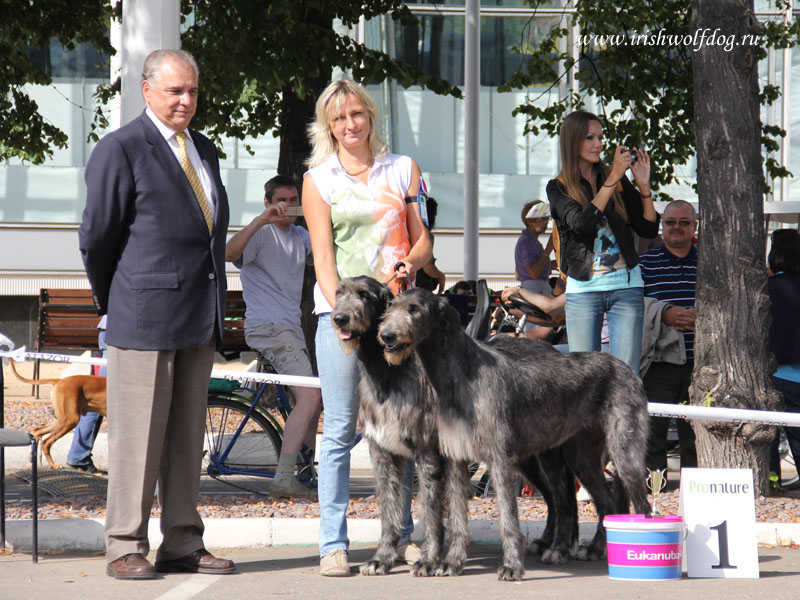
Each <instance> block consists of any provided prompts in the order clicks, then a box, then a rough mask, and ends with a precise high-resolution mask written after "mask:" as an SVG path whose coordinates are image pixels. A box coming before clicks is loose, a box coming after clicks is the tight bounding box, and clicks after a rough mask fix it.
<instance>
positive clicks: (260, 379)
mask: <svg viewBox="0 0 800 600" xmlns="http://www.w3.org/2000/svg"><path fill="white" fill-rule="evenodd" d="M0 357H7V358H12V359H14V361H15V362H24V361H26V360H36V359H39V360H48V361H52V362H61V363H78V364H83V365H98V366H100V367H104V366H106V363H107V361H106V359H105V358H98V357H93V356H92V357H89V356H69V355H67V354H51V353H49V352H26V351H25V346H22V347H20V348H17V349H16V350H11V351H8V352H3V351H0ZM211 376H212V377H216V378H218V379H230V380H232V381H241V382H243V383H244V384H245V385H247V384H248V383H250V382H257V383H273V384H281V385H296V386H298V387H313V388H318V387H319V377H303V376H300V375H277V374H275V373H254V372H252V371H222V370H219V371H218V370H216V369H215V370H213V371H211Z"/></svg>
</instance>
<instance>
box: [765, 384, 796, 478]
mask: <svg viewBox="0 0 800 600" xmlns="http://www.w3.org/2000/svg"><path fill="white" fill-rule="evenodd" d="M772 385H774V386H775V388H776V389H777V390H778V391H780V392H781V393H782V394H783V398H784V400H786V408H785V409H784V410H785V412H787V413H800V383H798V382H797V381H789V380H788V379H780V378H778V377H775V376H773V377H772ZM783 430H784V431H785V432H786V440H787V441H788V442H789V451H790V452H791V453H792V458H793V459H794V464H795V466H796V467H797V468H798V472H800V463H798V460H800V427H784V428H783ZM780 433H781V430H780V428H778V429H776V430H775V439H774V440H773V442H772V446H770V449H769V470H770V471H773V472H775V473H776V474H777V475H778V477H780V475H781V457H780V451H779V444H780Z"/></svg>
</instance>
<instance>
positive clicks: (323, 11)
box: [181, 0, 461, 140]
mask: <svg viewBox="0 0 800 600" xmlns="http://www.w3.org/2000/svg"><path fill="white" fill-rule="evenodd" d="M181 10H182V13H183V16H184V19H185V20H186V23H187V24H188V28H187V29H186V31H185V32H184V33H183V35H182V36H181V43H182V46H183V47H184V48H185V49H186V50H189V51H190V52H192V54H194V55H195V57H196V58H197V60H198V63H199V64H200V67H201V70H202V72H203V74H202V75H201V80H202V82H201V88H202V94H201V96H202V97H201V101H200V105H199V107H198V111H197V115H196V116H195V123H196V124H197V126H198V127H201V128H204V130H205V132H206V133H207V134H208V135H210V136H211V137H212V138H214V139H217V140H219V138H220V137H221V136H231V137H235V138H238V139H243V138H245V137H255V136H259V135H263V134H265V133H267V132H269V131H272V132H273V134H274V135H276V136H277V135H278V133H279V132H280V124H281V96H282V94H284V93H286V92H289V93H292V94H294V95H296V96H297V98H298V99H300V100H305V99H307V98H309V97H310V98H311V100H312V101H313V100H316V96H317V94H318V93H319V91H320V87H319V86H320V81H321V82H323V85H324V84H326V83H327V82H328V81H329V80H330V78H331V75H332V73H333V70H334V68H337V67H338V68H339V69H343V70H348V71H352V75H353V78H354V79H355V80H357V81H360V82H363V83H367V82H369V83H375V82H380V81H383V80H384V79H392V80H395V81H397V82H398V83H400V84H401V85H403V86H405V87H407V86H409V85H421V86H423V87H427V88H429V89H431V90H432V91H434V92H436V93H440V94H452V95H454V96H460V95H461V94H460V91H459V90H458V88H456V87H454V86H452V85H451V84H450V83H448V82H447V81H445V80H443V79H441V78H438V77H435V76H432V75H430V74H428V73H425V72H423V71H421V70H420V69H417V68H415V67H412V66H411V65H409V64H408V63H405V62H403V61H400V60H396V59H393V58H391V57H390V56H388V55H387V54H385V53H383V52H380V51H377V50H373V49H370V48H367V47H366V46H365V45H363V44H359V43H356V42H355V41H354V40H353V39H352V38H350V37H349V36H347V35H342V34H340V33H338V32H337V31H335V30H334V29H333V21H334V19H338V20H340V21H341V23H342V24H343V25H344V26H346V27H351V26H354V25H356V24H357V23H358V22H359V19H360V18H361V17H362V16H363V17H364V18H366V19H370V18H374V17H378V16H380V15H385V14H388V15H391V18H392V19H394V20H396V21H399V22H400V23H401V24H404V25H409V24H414V23H415V22H416V19H415V17H414V16H413V15H412V14H411V13H410V11H409V10H408V8H406V7H405V6H403V4H402V2H401V1H400V0H369V1H367V2H341V0H273V1H271V2H252V1H250V0H225V1H221V0H203V1H194V2H183V3H182V6H181ZM304 133H305V132H304V131H294V132H292V134H293V135H304Z"/></svg>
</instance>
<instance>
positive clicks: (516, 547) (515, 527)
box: [489, 452, 525, 581]
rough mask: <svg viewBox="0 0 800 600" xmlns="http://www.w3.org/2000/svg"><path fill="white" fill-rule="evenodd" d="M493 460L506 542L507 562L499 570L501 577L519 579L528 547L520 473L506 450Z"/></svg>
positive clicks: (492, 467)
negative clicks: (520, 503)
mask: <svg viewBox="0 0 800 600" xmlns="http://www.w3.org/2000/svg"><path fill="white" fill-rule="evenodd" d="M498 454H502V456H496V457H495V459H494V460H492V461H491V464H490V466H489V469H490V470H491V472H492V477H493V478H494V482H495V486H496V489H497V508H498V511H499V513H500V539H501V541H502V543H503V564H502V565H500V568H499V569H498V570H497V578H498V579H499V580H500V581H519V580H520V579H522V575H523V574H524V573H525V563H524V561H523V558H524V555H525V550H524V540H523V536H522V531H520V528H519V516H518V513H517V481H518V479H517V473H516V469H514V466H513V465H512V463H511V460H509V458H508V454H506V453H505V452H498Z"/></svg>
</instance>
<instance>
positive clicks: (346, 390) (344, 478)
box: [316, 313, 414, 556]
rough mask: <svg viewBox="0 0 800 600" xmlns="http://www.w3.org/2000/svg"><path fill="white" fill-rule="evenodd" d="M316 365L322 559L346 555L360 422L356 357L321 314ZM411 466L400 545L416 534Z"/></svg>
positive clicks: (328, 316) (411, 466)
mask: <svg viewBox="0 0 800 600" xmlns="http://www.w3.org/2000/svg"><path fill="white" fill-rule="evenodd" d="M316 348H317V366H318V368H319V379H320V384H321V386H322V397H323V398H324V402H325V429H324V432H323V434H322V443H321V445H320V456H319V475H320V476H319V484H318V488H317V492H318V494H319V504H320V533H319V550H320V556H326V555H327V554H330V553H331V552H333V551H334V550H339V549H343V550H347V547H348V545H349V540H348V539H347V522H346V520H345V514H346V512H347V504H348V502H349V501H350V450H351V449H352V448H353V444H354V443H355V432H356V418H357V417H358V394H357V393H356V386H357V385H358V365H357V359H356V357H355V355H354V354H351V355H348V354H345V352H344V350H342V345H341V343H340V342H339V336H338V334H337V332H336V329H335V328H334V327H333V326H332V325H331V314H330V313H325V314H322V315H320V317H319V323H318V325H317V337H316ZM413 476H414V461H408V468H407V469H406V474H405V477H404V481H403V483H404V487H403V491H404V493H405V504H404V511H403V514H404V515H405V516H404V521H403V529H402V531H401V533H400V544H402V543H404V542H406V541H408V540H409V539H410V538H411V534H412V532H413V531H414V523H413V521H412V520H411V482H412V480H413Z"/></svg>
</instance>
